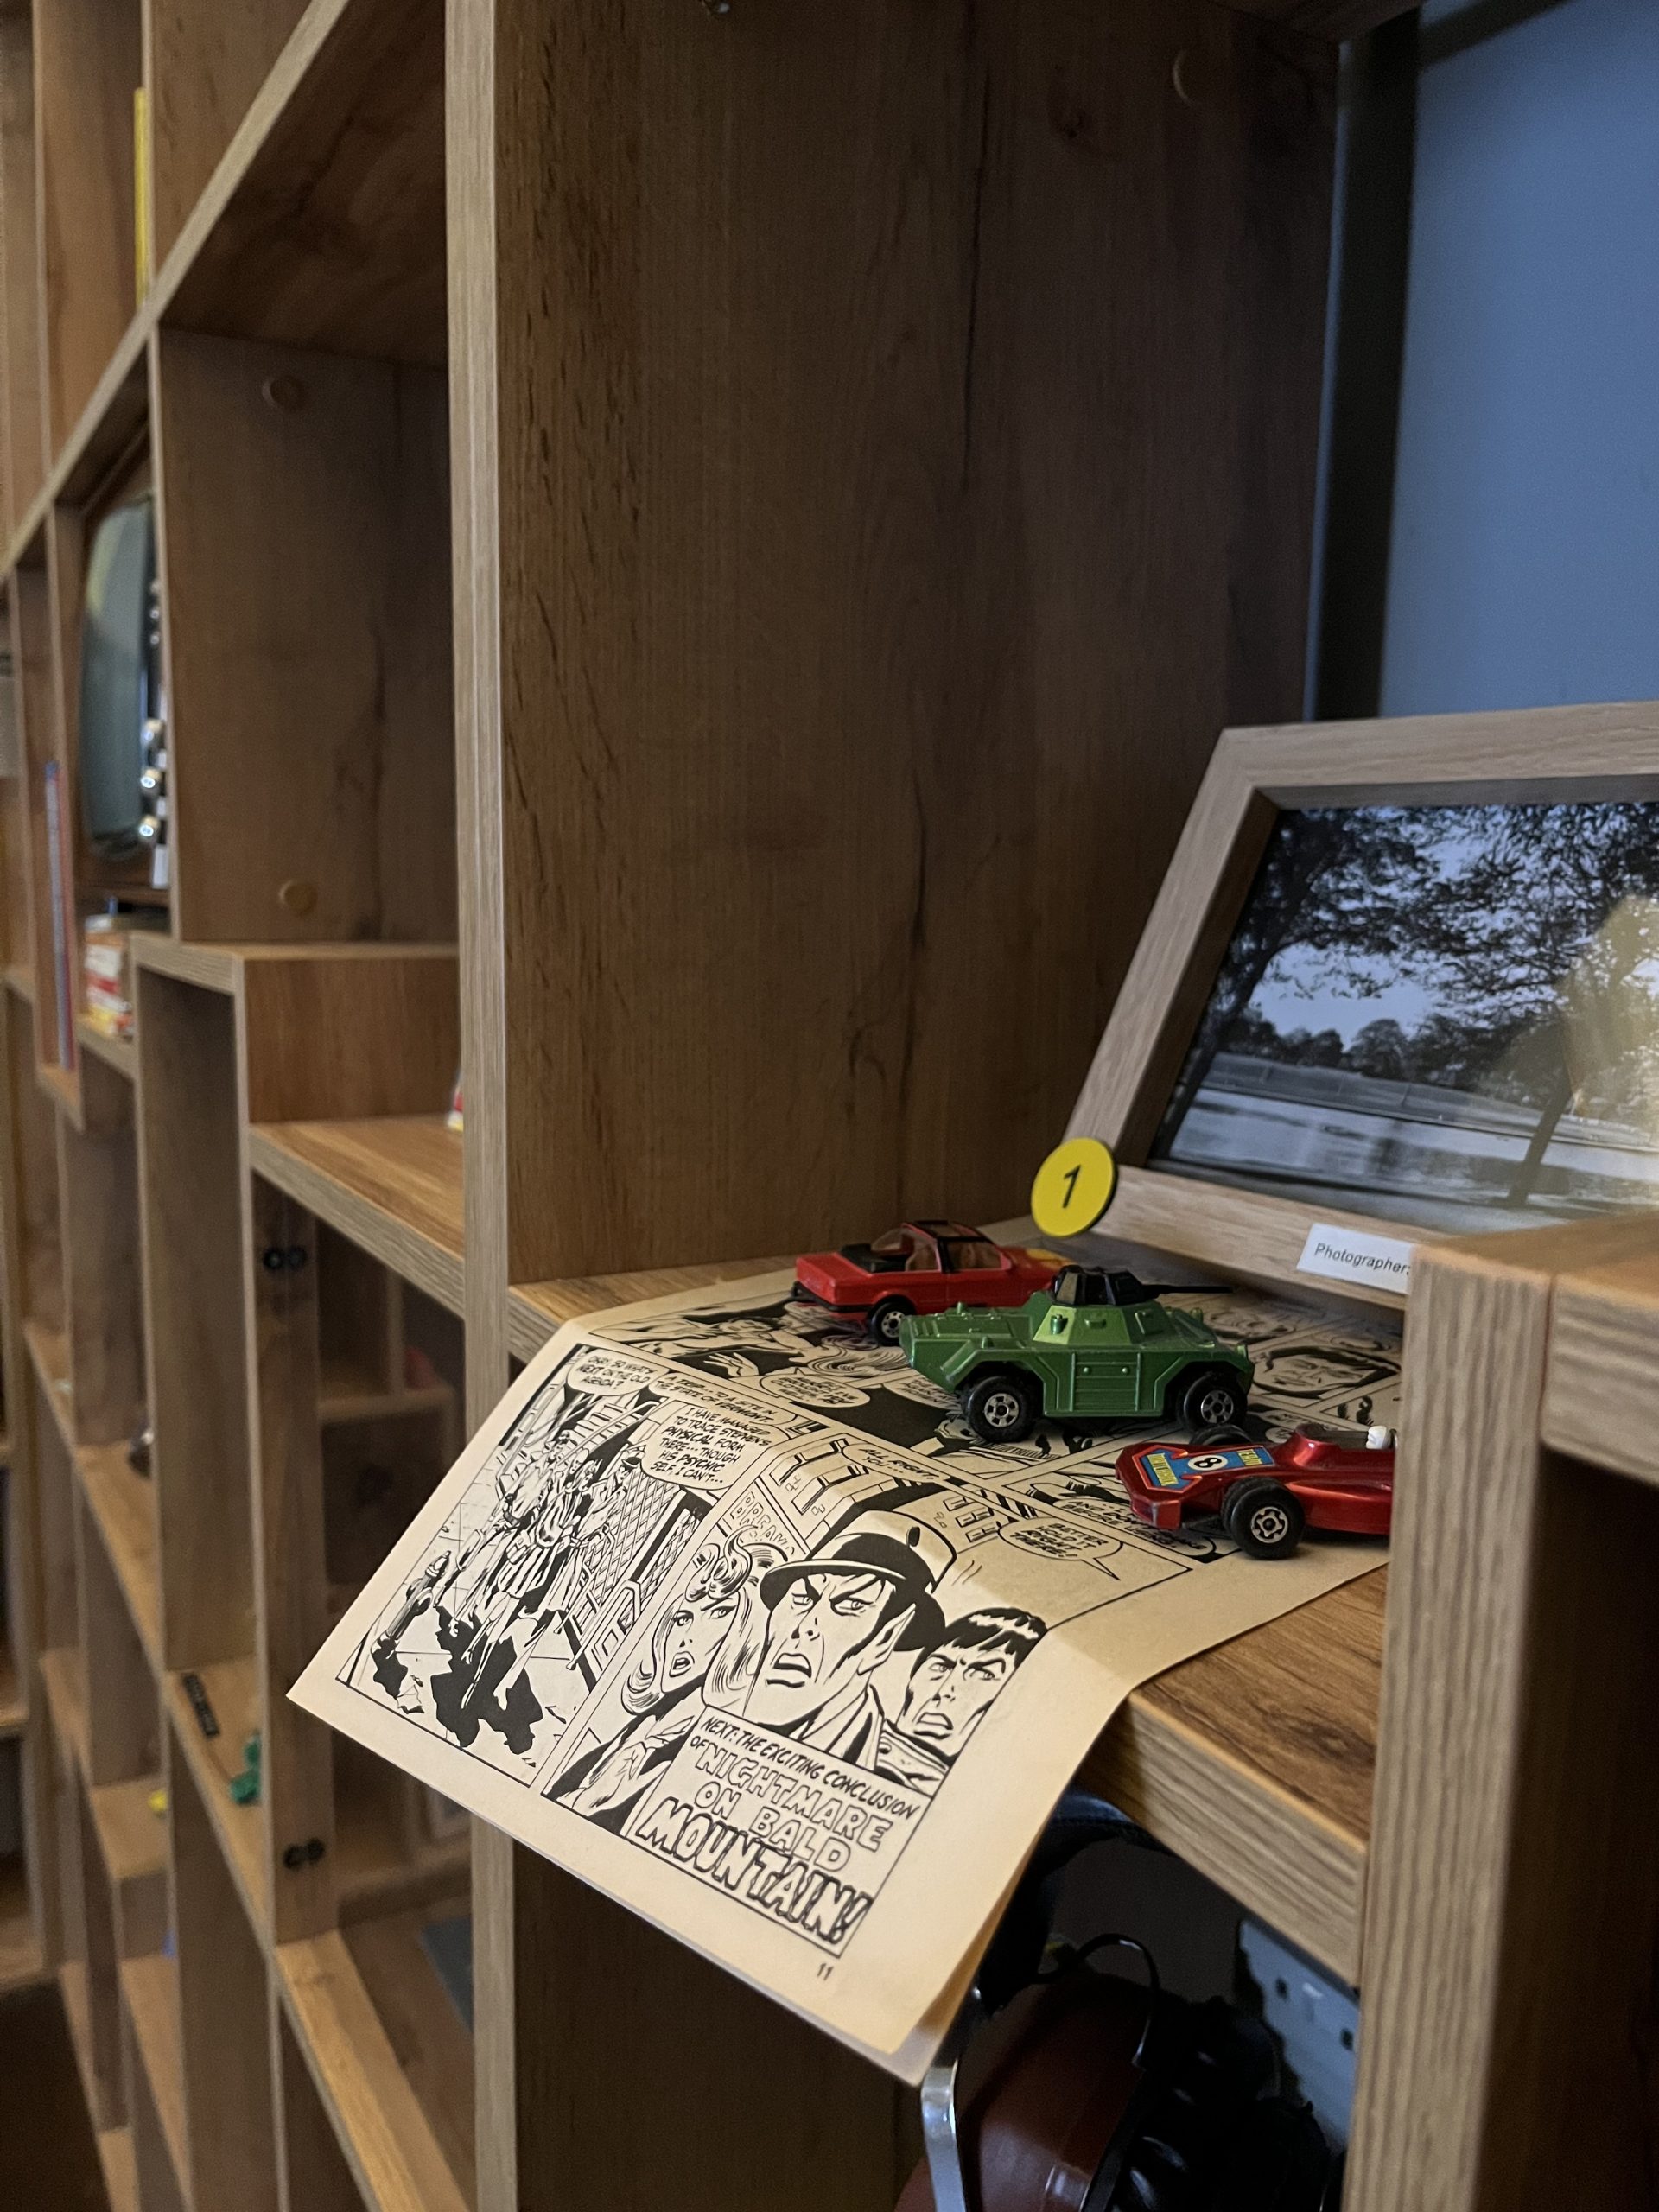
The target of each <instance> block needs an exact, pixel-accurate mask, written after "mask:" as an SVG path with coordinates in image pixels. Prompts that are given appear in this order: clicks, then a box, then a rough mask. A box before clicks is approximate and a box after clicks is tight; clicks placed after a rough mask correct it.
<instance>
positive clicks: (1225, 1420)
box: [1181, 1367, 1247, 1429]
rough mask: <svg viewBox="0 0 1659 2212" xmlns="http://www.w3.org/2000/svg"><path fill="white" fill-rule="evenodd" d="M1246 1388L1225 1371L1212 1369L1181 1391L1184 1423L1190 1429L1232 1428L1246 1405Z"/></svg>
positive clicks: (1203, 1372) (1200, 1374)
mask: <svg viewBox="0 0 1659 2212" xmlns="http://www.w3.org/2000/svg"><path fill="white" fill-rule="evenodd" d="M1246 1402H1247V1401H1246V1399H1245V1395H1244V1386H1243V1383H1241V1382H1240V1381H1239V1379H1238V1377H1237V1376H1236V1375H1230V1374H1229V1373H1228V1372H1227V1370H1226V1369H1225V1368H1221V1367H1211V1368H1206V1369H1205V1370H1203V1371H1202V1372H1201V1373H1199V1374H1198V1375H1195V1376H1193V1377H1192V1380H1191V1381H1190V1382H1189V1383H1185V1384H1183V1386H1182V1389H1181V1419H1182V1420H1183V1421H1185V1423H1186V1425H1187V1427H1188V1428H1189V1429H1205V1428H1231V1427H1234V1426H1235V1425H1236V1423H1237V1421H1238V1419H1239V1416H1240V1414H1243V1411H1244V1409H1245V1405H1246Z"/></svg>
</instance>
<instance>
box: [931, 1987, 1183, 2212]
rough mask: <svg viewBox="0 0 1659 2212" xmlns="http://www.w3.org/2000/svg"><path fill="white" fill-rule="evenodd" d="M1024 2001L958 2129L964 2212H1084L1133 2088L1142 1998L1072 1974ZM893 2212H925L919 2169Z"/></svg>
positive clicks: (1014, 2009)
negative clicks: (964, 2183)
mask: <svg viewBox="0 0 1659 2212" xmlns="http://www.w3.org/2000/svg"><path fill="white" fill-rule="evenodd" d="M1033 1996H1034V2002H1033V2003H1032V2004H1031V2005H1029V2007H1027V2005H1025V2004H1024V2002H1023V2000H1016V2003H1015V2004H1014V2005H1012V2006H1010V2007H1009V2016H1010V2017H1009V2019H1008V2028H1009V2036H1008V2040H1007V2042H1006V2043H1005V2044H1004V2045H1003V2047H1002V2049H1001V2052H1000V2054H999V2055H998V2056H997V2057H996V2058H995V2061H994V2062H993V2063H992V2066H991V2069H990V2071H989V2073H988V2075H987V2077H986V2079H985V2080H984V2081H983V2082H982V2083H981V2084H980V2086H979V2087H978V2088H976V2089H975V2090H974V2091H973V2092H972V2093H971V2094H970V2095H969V2098H968V2100H967V2104H966V2107H965V2109H964V2110H963V2113H961V2114H960V2115H959V2117H958V2122H957V2127H958V2134H959V2138H960V2141H961V2145H962V2157H963V2172H964V2175H965V2177H966V2180H967V2185H968V2202H969V2206H970V2208H972V2212H1083V2205H1084V2201H1085V2199H1086V2198H1087V2196H1088V2195H1089V2189H1090V2183H1092V2181H1093V2180H1094V2177H1095V2175H1096V2172H1097V2171H1099V2168H1100V2165H1101V2162H1102V2161H1103V2158H1105V2156H1106V2152H1107V2150H1108V2147H1109V2145H1110V2144H1111V2142H1112V2140H1113V2138H1114V2137H1115V2136H1116V2133H1117V2132H1118V2130H1119V2128H1120V2127H1121V2126H1122V2123H1123V2120H1124V2118H1125V2116H1126V2114H1127V2113H1128V2109H1129V2107H1130V2104H1131V2102H1132V2101H1133V2099H1134V2096H1135V2091H1136V2090H1137V2089H1138V2088H1139V2087H1140V2085H1141V2078H1142V2077H1141V2069H1140V2068H1139V2067H1138V2066H1137V2065H1136V2064H1135V2052H1136V2050H1138V2049H1139V2047H1140V2043H1141V2032H1142V2031H1143V2029H1144V2028H1145V2026H1146V2021H1147V2007H1148V2005H1149V2002H1150V1999H1149V1998H1148V1995H1147V1991H1146V1990H1145V1989H1143V1988H1141V1987H1139V1986H1136V1985H1135V1983H1133V1982H1128V1981H1124V1980H1119V1979H1118V1978H1117V1977H1116V1976H1115V1975H1103V1974H1090V1973H1088V1972H1087V1971H1082V1972H1077V1973H1074V1974H1068V1975H1067V1976H1066V1977H1065V1980H1061V1981H1058V1982H1056V1983H1054V1984H1053V1985H1052V1986H1050V1987H1048V1988H1046V1989H1044V1990H1042V1991H1041V1992H1040V1993H1033ZM1018 2012H1024V2013H1025V2018H1023V2019H1022V2020H1019V2021H1016V2020H1014V2018H1013V2017H1012V2016H1013V2015H1014V2014H1015V2013H1018ZM898 2212H934V2208H933V2188H932V2183H931V2182H930V2181H929V2179H928V2173H927V2162H926V2160H925V2159H924V2160H923V2162H922V2164H920V2165H919V2166H918V2167H917V2169H916V2171H915V2172H914V2173H913V2174H912V2176H911V2177H910V2179H909V2181H908V2182H907V2183H906V2185H905V2193H904V2195H903V2196H901V2197H900V2198H899V2204H898Z"/></svg>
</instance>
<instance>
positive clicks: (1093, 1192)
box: [1031, 1137, 1117, 1236]
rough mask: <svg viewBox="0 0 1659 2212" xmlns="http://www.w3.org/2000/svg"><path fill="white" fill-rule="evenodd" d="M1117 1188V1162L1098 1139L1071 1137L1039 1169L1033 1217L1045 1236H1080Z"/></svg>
mask: <svg viewBox="0 0 1659 2212" xmlns="http://www.w3.org/2000/svg"><path fill="white" fill-rule="evenodd" d="M1116 1188H1117V1162H1116V1160H1114V1159H1113V1157H1112V1149H1111V1147H1110V1146H1109V1145H1104V1144H1102V1142H1101V1141H1100V1139H1099V1138H1098V1137H1069V1138H1068V1139H1067V1140H1066V1141H1065V1143H1064V1144H1062V1145H1057V1146H1056V1147H1055V1148H1054V1150H1053V1151H1052V1152H1051V1153H1050V1154H1049V1155H1048V1158H1047V1159H1046V1160H1045V1161H1044V1162H1043V1164H1042V1166H1040V1167H1039V1169H1038V1170H1037V1179H1036V1181H1035V1182H1034V1183H1033V1185H1032V1186H1031V1212H1032V1218H1033V1220H1034V1221H1035V1223H1036V1224H1037V1226H1038V1228H1039V1229H1040V1230H1042V1232H1043V1234H1044V1236H1081V1235H1082V1233H1083V1231H1084V1230H1085V1229H1092V1228H1093V1227H1094V1225H1095V1224H1096V1222H1097V1221H1098V1220H1099V1219H1100V1217H1101V1216H1102V1214H1103V1213H1104V1212H1105V1211H1106V1209H1107V1207H1108V1206H1109V1205H1110V1204H1111V1203H1112V1194H1113V1192H1115V1191H1116Z"/></svg>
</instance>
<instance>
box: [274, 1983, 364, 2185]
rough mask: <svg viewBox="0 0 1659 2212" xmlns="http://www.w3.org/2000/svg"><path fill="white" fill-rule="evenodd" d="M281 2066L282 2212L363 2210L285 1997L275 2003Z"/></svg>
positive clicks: (277, 2052)
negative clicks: (308, 2065)
mask: <svg viewBox="0 0 1659 2212" xmlns="http://www.w3.org/2000/svg"><path fill="white" fill-rule="evenodd" d="M272 2031H273V2037H272V2048H273V2050H274V2053H275V2064H276V2068H277V2113H278V2122H277V2157H278V2159H279V2162H280V2168H279V2174H278V2186H279V2190H280V2196H281V2202H282V2212H361V2208H362V2204H363V2199H362V2197H361V2196H359V2194H358V2190H357V2183H356V2182H355V2181H354V2180H353V2178H352V2170H351V2168H350V2167H349V2166H348V2165H347V2164H346V2157H345V2153H344V2152H342V2151H341V2149H340V2145H339V2144H338V2143H337V2142H336V2141H335V2139H334V2130H333V2128H332V2127H330V2126H329V2125H328V2115H327V2113H326V2112H324V2110H323V2108H322V2101H321V2099H320V2098H319V2096H318V2095H317V2092H316V2085H315V2083H314V2082H313V2081H312V2079H311V2077H310V2075H308V2073H307V2071H306V2066H305V2061H304V2059H303V2058H302V2056H300V2047H299V2044H298V2043H297V2042H296V2040H295V2036H294V2028H293V2024H292V2022H291V2021H290V2020H289V2017H288V2014H287V2013H286V2012H284V2011H283V2007H282V2005H281V2003H280V2001H279V2002H278V2003H277V2005H276V2006H275V2007H274V2008H273V2018H272Z"/></svg>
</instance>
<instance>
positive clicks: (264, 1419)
mask: <svg viewBox="0 0 1659 2212" xmlns="http://www.w3.org/2000/svg"><path fill="white" fill-rule="evenodd" d="M248 1203H249V1219H248V1233H247V1239H246V1246H247V1278H246V1281H247V1288H246V1298H247V1310H248V1389H249V1394H250V1396H251V1402H252V1404H253V1406H254V1408H255V1422H254V1438H253V1557H254V1576H255V1585H256V1588H257V1601H256V1605H255V1609H254V1610H255V1614H256V1618H257V1624H258V1647H257V1664H258V1668H259V1673H260V1678H261V1688H262V1694H263V1700H264V1721H263V1724H262V1726H263V1744H264V1758H263V1765H262V1768H261V1774H262V1791H261V1794H262V1796H263V1798H264V1803H265V1807H266V1814H265V1821H264V1841H265V1847H266V1850H267V1853H268V1854H269V1870H268V1872H267V1876H266V1881H267V1886H268V1891H269V1894H270V1900H271V1925H272V1934H273V1940H274V1941H276V1942H287V1941H288V1940H289V1938H290V1937H291V1936H312V1935H315V1934H317V1933H318V1932H319V1930H321V1929H325V1928H328V1927H332V1926H333V1924H334V1849H333V1846H334V1774H333V1765H332V1753H331V1745H330V1739H329V1735H328V1732H327V1729H326V1728H323V1727H321V1726H319V1725H318V1723H317V1722H316V1721H315V1720H314V1719H312V1718H311V1717H310V1715H309V1714H308V1713H302V1712H301V1711H300V1710H299V1708H298V1707H297V1706H295V1705H292V1704H290V1703H289V1695H288V1693H289V1690H290V1689H291V1688H293V1687H294V1684H295V1683H296V1681H298V1680H299V1677H300V1673H301V1670H302V1668H303V1667H304V1666H305V1665H306V1663H307V1662H308V1660H309V1659H310V1658H311V1656H312V1655H313V1654H314V1653H315V1650H316V1649H317V1647H318V1646H319V1644H321V1642H322V1640H323V1638H324V1637H325V1636H326V1635H327V1632H328V1629H329V1626H330V1620H329V1614H328V1574H327V1561H326V1560H325V1558H324V1555H323V1500H322V1438H321V1430H320V1429H319V1427H318V1425H317V1402H318V1398H319V1395H321V1367H320V1361H319V1353H318V1338H317V1239H316V1224H315V1221H314V1219H313V1218H312V1217H311V1216H310V1215H309V1214H308V1213H306V1212H304V1211H302V1209H301V1208H300V1207H298V1206H296V1205H294V1204H293V1203H292V1201H291V1200H290V1199H289V1198H287V1197H285V1196H284V1195H283V1192H280V1191H277V1190H274V1189H273V1188H272V1187H271V1185H270V1184H269V1183H265V1182H263V1181H261V1180H260V1179H259V1178H258V1177H257V1176H255V1177H251V1178H250V1196H249V1201H248ZM268 1252H275V1253H278V1254H280V1255H283V1259H284V1262H285V1264H284V1265H283V1266H282V1267H280V1268H270V1267H267V1266H266V1265H264V1255H265V1254H266V1253H268ZM314 1841H315V1843H318V1844H320V1845H321V1852H320V1853H318V1855H317V1856H316V1857H315V1859H313V1860H310V1861H309V1862H307V1861H305V1860H304V1859H302V1863H300V1864H298V1865H296V1866H289V1865H288V1864H287V1863H286V1861H285V1857H284V1854H285V1853H287V1852H289V1850H290V1849H293V1848H297V1849H298V1850H299V1851H300V1853H302V1854H303V1853H305V1852H306V1850H307V1849H308V1847H309V1846H310V1845H311V1844H312V1843H313V1842H314Z"/></svg>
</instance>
